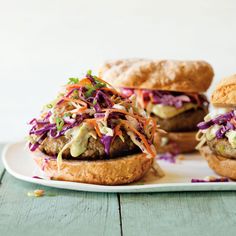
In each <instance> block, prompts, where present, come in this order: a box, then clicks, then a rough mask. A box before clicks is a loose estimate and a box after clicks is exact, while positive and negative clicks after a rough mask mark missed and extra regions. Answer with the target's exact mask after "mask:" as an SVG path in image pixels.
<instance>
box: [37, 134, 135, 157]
mask: <svg viewBox="0 0 236 236" xmlns="http://www.w3.org/2000/svg"><path fill="white" fill-rule="evenodd" d="M123 136H124V142H123V141H122V140H121V139H120V138H119V137H116V138H115V140H114V141H113V142H112V144H111V146H110V155H109V158H115V157H118V156H123V155H128V154H134V153H137V152H138V151H139V148H138V146H136V145H135V144H134V143H133V142H132V141H131V139H130V138H129V136H128V135H127V134H125V135H123ZM68 142H69V140H68V139H67V138H66V137H64V136H62V137H59V138H57V139H53V138H50V137H47V138H46V139H45V140H44V142H43V143H42V144H41V145H40V150H41V151H42V152H44V153H45V154H47V155H49V156H57V154H58V153H59V152H60V150H61V149H62V148H63V147H64V145H65V144H67V143H68ZM63 158H65V159H83V160H90V159H93V160H94V159H107V158H108V157H107V155H106V153H105V150H104V145H103V144H102V143H101V141H100V139H94V138H93V137H90V138H89V139H88V145H87V149H86V151H85V152H83V153H82V154H81V155H80V156H78V157H72V156H71V155H70V150H69V148H68V149H66V150H65V151H64V152H63Z"/></svg>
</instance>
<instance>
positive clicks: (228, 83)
mask: <svg viewBox="0 0 236 236" xmlns="http://www.w3.org/2000/svg"><path fill="white" fill-rule="evenodd" d="M211 102H212V104H213V105H214V106H216V107H230V106H236V74H235V75H232V76H229V77H226V78H224V79H223V80H221V81H220V83H219V84H218V86H217V87H216V89H215V90H214V92H213V94H212V96H211Z"/></svg>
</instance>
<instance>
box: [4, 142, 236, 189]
mask: <svg viewBox="0 0 236 236" xmlns="http://www.w3.org/2000/svg"><path fill="white" fill-rule="evenodd" d="M183 157H184V159H183V160H180V161H177V162H176V163H174V164H173V163H169V162H166V161H158V163H159V165H160V166H161V168H162V169H163V171H164V172H165V176H164V177H162V178H159V177H156V176H155V175H153V173H152V172H149V173H148V174H147V175H146V176H145V177H144V178H143V179H142V180H140V181H139V182H136V183H133V184H129V185H121V186H104V185H94V184H83V183H74V182H66V181H55V180H50V179H47V178H44V179H36V178H33V176H39V177H43V174H42V173H41V172H40V170H39V168H37V166H36V164H35V163H34V160H33V159H32V157H31V156H30V154H29V151H27V150H26V148H25V143H24V142H19V143H14V144H10V145H8V146H6V147H5V149H4V151H3V164H4V166H5V168H6V170H7V171H8V172H9V173H10V174H11V175H13V176H14V177H16V178H17V179H20V180H23V181H27V182H32V183H36V184H40V185H45V186H49V187H54V188H62V189H71V190H78V191H90V192H172V191H216V190H223V191H224V190H236V182H222V183H215V182H211V183H191V179H193V178H198V179H203V178H205V177H206V176H212V175H213V176H217V175H216V174H215V173H214V172H213V171H212V170H211V169H209V168H208V166H207V163H206V162H205V160H204V159H203V158H202V157H201V156H200V155H199V154H198V153H195V154H191V155H184V156H183Z"/></svg>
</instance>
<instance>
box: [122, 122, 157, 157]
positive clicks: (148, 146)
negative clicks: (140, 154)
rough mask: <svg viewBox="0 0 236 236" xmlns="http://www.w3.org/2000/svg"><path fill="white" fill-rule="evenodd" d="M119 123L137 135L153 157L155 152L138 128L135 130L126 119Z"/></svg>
mask: <svg viewBox="0 0 236 236" xmlns="http://www.w3.org/2000/svg"><path fill="white" fill-rule="evenodd" d="M121 124H123V125H124V126H126V127H127V128H129V129H130V130H131V131H133V132H134V133H135V134H137V135H138V136H139V138H140V139H141V140H142V142H143V144H144V146H145V147H146V149H147V151H148V152H149V153H150V154H151V155H152V157H155V153H154V152H153V150H152V148H151V146H150V145H149V143H148V141H147V139H146V138H145V136H144V135H142V134H141V133H140V132H138V130H136V129H135V128H134V127H133V126H132V125H130V124H129V123H128V122H127V121H124V120H122V121H121Z"/></svg>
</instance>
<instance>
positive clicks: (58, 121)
mask: <svg viewBox="0 0 236 236" xmlns="http://www.w3.org/2000/svg"><path fill="white" fill-rule="evenodd" d="M63 125H64V120H63V119H62V118H60V117H57V118H56V126H57V130H58V131H61V130H62V128H63Z"/></svg>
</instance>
